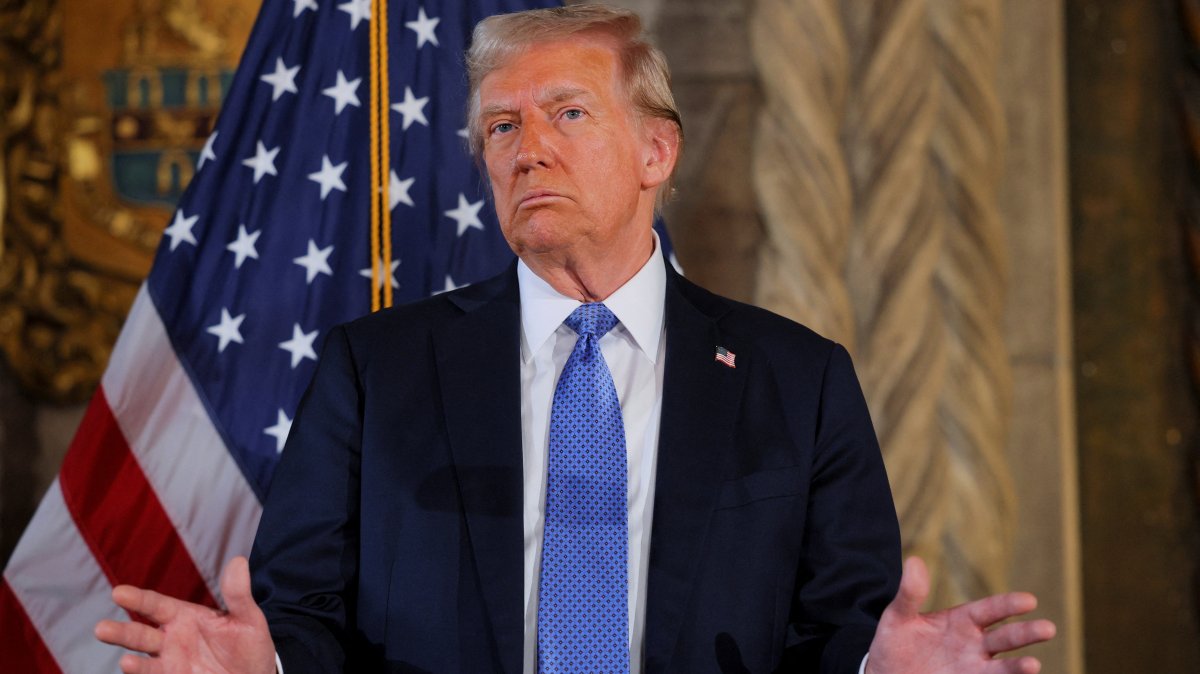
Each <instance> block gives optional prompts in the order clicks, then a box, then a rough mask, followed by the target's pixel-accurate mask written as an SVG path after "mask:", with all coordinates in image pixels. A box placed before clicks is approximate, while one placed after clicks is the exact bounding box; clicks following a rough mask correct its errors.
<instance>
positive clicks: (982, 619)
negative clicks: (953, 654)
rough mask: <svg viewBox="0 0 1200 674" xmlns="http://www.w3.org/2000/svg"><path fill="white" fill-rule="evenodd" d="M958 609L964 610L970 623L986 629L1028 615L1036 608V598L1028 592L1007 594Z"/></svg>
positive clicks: (985, 598) (979, 600)
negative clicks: (1002, 621)
mask: <svg viewBox="0 0 1200 674" xmlns="http://www.w3.org/2000/svg"><path fill="white" fill-rule="evenodd" d="M960 608H962V609H965V610H966V612H967V615H968V616H970V618H971V622H973V623H975V624H976V625H978V626H979V627H987V626H989V625H994V624H996V623H998V622H1000V621H1001V620H1008V619H1009V618H1012V617H1014V616H1019V615H1025V614H1026V613H1029V612H1030V611H1032V610H1033V609H1035V608H1037V597H1035V596H1033V595H1032V594H1029V593H1028V592H1008V593H1005V594H996V595H992V596H990V597H984V598H983V599H978V600H976V601H973V602H970V603H967V604H963V605H962V606H961V607H960ZM951 610H953V609H951Z"/></svg>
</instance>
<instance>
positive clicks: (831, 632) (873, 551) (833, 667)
mask: <svg viewBox="0 0 1200 674" xmlns="http://www.w3.org/2000/svg"><path fill="white" fill-rule="evenodd" d="M816 434H817V437H816V442H815V449H814V455H813V466H812V480H811V487H810V489H811V491H810V495H809V505H808V516H807V518H806V524H805V531H804V542H803V545H802V550H801V555H800V562H799V565H798V568H797V578H796V586H795V587H796V590H795V594H794V596H793V600H792V607H791V623H790V625H789V631H788V636H787V652H786V654H785V660H784V662H785V666H784V667H783V668H782V669H783V670H784V671H803V672H820V673H821V674H855V673H857V672H858V671H859V668H860V666H861V665H862V662H863V656H864V655H865V654H866V652H867V650H868V649H869V647H870V644H871V640H872V639H873V638H874V635H875V627H876V625H877V624H878V622H879V616H880V614H882V612H883V609H884V608H885V607H886V606H887V604H888V603H889V602H890V601H891V600H892V598H893V597H894V596H895V594H896V590H897V589H898V588H899V585H900V568H901V561H900V531H899V524H898V522H897V519H896V510H895V506H894V504H893V502H892V494H891V488H890V487H889V485H888V479H887V474H886V472H885V469H884V465H883V457H882V455H881V453H880V450H879V442H878V440H876V438H875V431H874V428H873V427H872V425H871V419H870V415H869V414H868V412H867V404H866V400H865V399H864V398H863V394H862V390H861V388H860V387H859V384H858V379H857V377H856V376H855V374H854V368H853V366H852V365H851V363H850V356H849V354H848V353H846V350H845V349H844V348H842V347H841V346H840V345H834V347H833V350H832V352H831V354H830V357H829V361H828V363H827V364H826V368H825V373H824V377H823V381H822V384H821V398H820V408H819V412H818V420H817V429H816Z"/></svg>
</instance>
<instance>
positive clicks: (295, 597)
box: [250, 327, 362, 674]
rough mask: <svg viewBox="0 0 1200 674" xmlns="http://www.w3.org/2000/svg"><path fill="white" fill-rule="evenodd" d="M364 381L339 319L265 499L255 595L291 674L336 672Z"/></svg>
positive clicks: (253, 560)
mask: <svg viewBox="0 0 1200 674" xmlns="http://www.w3.org/2000/svg"><path fill="white" fill-rule="evenodd" d="M361 400H362V395H361V388H360V386H359V384H358V378H357V376H356V370H355V367H354V362H353V356H352V353H351V350H350V346H349V342H348V340H347V337H346V334H345V331H344V329H343V328H340V327H339V328H335V329H334V330H333V331H331V332H330V333H329V336H328V337H327V339H326V343H325V346H324V349H323V352H322V355H321V359H320V361H319V364H318V366H317V371H316V374H315V375H314V376H313V381H312V383H311V384H310V386H309V389H308V391H307V392H306V393H305V394H304V398H303V399H302V400H301V402H300V406H299V409H298V410H297V412H296V418H295V420H294V422H293V424H292V428H291V432H290V433H289V434H288V441H287V444H286V446H285V448H284V450H283V455H282V457H281V458H280V462H279V466H278V468H277V469H276V471H275V476H274V478H273V481H272V486H271V489H270V491H269V494H268V496H267V499H266V503H265V505H264V507H263V515H262V519H261V521H260V522H259V528H258V534H257V536H256V537H255V539H254V547H253V550H252V553H251V557H250V567H251V574H252V583H253V590H254V597H255V599H256V600H257V601H258V603H259V605H260V606H261V607H262V609H263V612H264V613H265V614H266V617H267V622H268V624H269V626H270V630H271V637H272V639H273V640H274V641H275V648H276V652H277V653H278V655H279V658H280V660H281V661H282V664H283V666H284V668H285V670H286V671H287V674H308V673H317V672H342V671H344V670H345V668H346V664H347V663H346V658H347V643H346V641H347V635H348V634H350V633H351V632H352V630H351V629H350V622H351V621H352V620H353V616H354V608H355V607H354V605H353V601H354V600H353V597H354V596H355V586H356V583H357V569H358V549H359V547H358V514H359V466H360V461H359V458H360V453H359V450H360V443H361V435H362V433H361V410H362V404H361Z"/></svg>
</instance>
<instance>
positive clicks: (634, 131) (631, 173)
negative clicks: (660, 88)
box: [479, 36, 661, 259]
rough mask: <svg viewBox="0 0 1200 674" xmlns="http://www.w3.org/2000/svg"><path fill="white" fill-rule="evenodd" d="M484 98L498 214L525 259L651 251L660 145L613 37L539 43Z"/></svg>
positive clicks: (494, 79)
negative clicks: (652, 162) (630, 92)
mask: <svg viewBox="0 0 1200 674" xmlns="http://www.w3.org/2000/svg"><path fill="white" fill-rule="evenodd" d="M479 99H480V101H479V102H480V106H479V107H480V111H481V120H480V121H481V128H482V129H483V139H484V142H483V158H484V163H485V164H486V165H487V171H488V176H489V177H490V179H491V184H492V193H493V196H494V199H495V204H496V213H497V215H498V216H499V219H500V227H501V230H502V231H503V232H504V238H505V239H506V240H507V241H508V243H509V245H510V246H511V247H512V248H513V250H514V251H515V252H516V253H517V255H521V256H524V255H526V254H534V255H542V254H555V253H560V252H561V253H564V254H566V255H568V256H570V255H591V256H596V255H599V258H596V259H605V258H607V257H609V256H611V255H614V254H617V255H619V254H622V253H621V251H624V250H626V249H628V250H633V249H634V248H636V247H639V246H641V247H644V244H645V243H646V242H648V241H649V237H650V233H649V224H650V216H649V213H652V208H653V200H654V194H655V187H656V186H657V184H658V183H659V182H661V180H658V179H657V174H655V175H652V176H649V177H648V176H647V171H646V165H647V162H648V160H649V158H650V156H651V154H652V153H653V151H654V146H655V144H654V142H653V141H652V140H651V139H650V137H649V135H648V134H647V133H646V131H645V130H644V129H643V128H642V125H640V124H638V122H637V118H636V113H635V112H634V110H633V107H632V105H631V104H630V102H629V101H628V96H627V95H626V93H625V91H624V88H623V86H622V84H621V79H620V70H619V61H618V58H617V55H616V53H615V51H614V50H613V49H612V48H611V47H610V46H609V45H608V44H607V42H606V41H604V38H602V37H589V36H575V37H573V38H572V39H571V40H570V41H565V40H564V41H555V42H547V43H540V44H534V45H531V46H530V47H528V48H526V49H525V50H524V51H522V52H520V53H518V54H517V55H516V56H514V57H512V58H510V59H509V60H508V62H506V63H505V64H504V65H503V66H502V67H500V68H497V69H496V70H493V71H492V72H491V73H489V74H488V75H487V76H486V77H484V78H483V81H482V82H481V83H480V87H479ZM651 173H653V171H651ZM647 199H648V201H647ZM647 204H649V208H648V207H647ZM642 230H645V231H642ZM643 237H644V238H645V242H642V241H640V239H641V238H643ZM643 252H644V251H643Z"/></svg>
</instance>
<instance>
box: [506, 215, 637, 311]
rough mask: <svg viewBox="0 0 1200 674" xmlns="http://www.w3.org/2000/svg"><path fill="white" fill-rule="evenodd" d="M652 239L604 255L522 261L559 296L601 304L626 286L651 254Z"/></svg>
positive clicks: (538, 257) (533, 257) (534, 256)
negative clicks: (558, 293)
mask: <svg viewBox="0 0 1200 674" xmlns="http://www.w3.org/2000/svg"><path fill="white" fill-rule="evenodd" d="M654 250H655V246H654V235H653V234H651V232H650V230H648V229H647V230H646V232H645V236H643V237H639V240H638V241H637V242H635V243H634V244H633V245H632V246H629V247H627V248H625V249H621V250H618V251H615V252H612V253H610V254H607V255H571V254H567V255H562V254H561V253H557V252H556V253H549V254H544V255H539V254H537V253H534V254H528V255H523V256H522V257H521V259H522V260H523V261H524V262H525V264H526V265H528V266H529V269H530V270H531V271H532V272H533V273H535V274H537V275H538V276H539V277H540V278H541V279H542V280H543V281H545V282H546V283H548V284H550V287H552V288H554V289H555V290H557V291H558V292H560V293H562V294H563V295H566V296H567V297H572V298H575V299H577V300H579V301H581V302H603V301H604V300H606V299H608V297H609V295H612V294H613V293H614V292H616V291H617V290H618V289H619V288H620V287H621V286H623V285H625V283H626V282H627V281H629V279H631V278H633V276H634V275H635V274H637V273H638V271H639V270H640V269H641V268H642V267H643V266H644V265H645V264H646V261H647V260H649V259H650V256H651V255H653V254H654Z"/></svg>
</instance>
